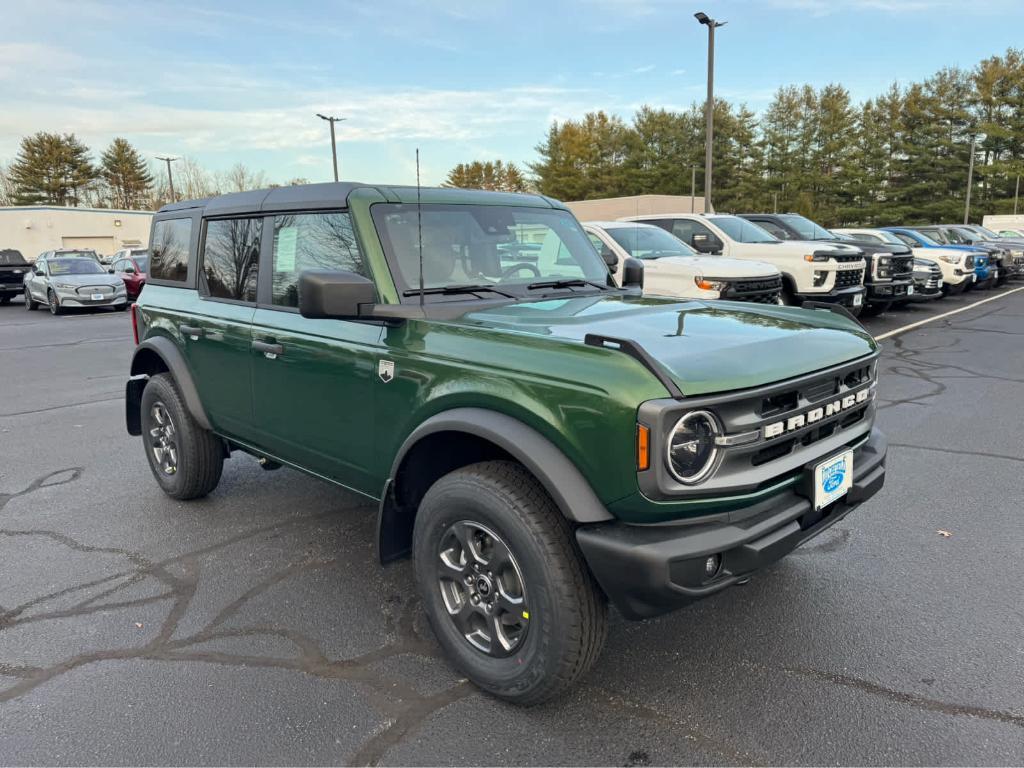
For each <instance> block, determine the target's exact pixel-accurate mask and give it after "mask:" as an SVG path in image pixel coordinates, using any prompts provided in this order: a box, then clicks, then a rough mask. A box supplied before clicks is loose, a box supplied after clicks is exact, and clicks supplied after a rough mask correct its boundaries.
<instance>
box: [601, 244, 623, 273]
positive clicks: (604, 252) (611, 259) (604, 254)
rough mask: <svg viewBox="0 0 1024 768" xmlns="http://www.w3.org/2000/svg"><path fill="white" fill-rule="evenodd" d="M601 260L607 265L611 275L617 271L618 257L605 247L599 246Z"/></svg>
mask: <svg viewBox="0 0 1024 768" xmlns="http://www.w3.org/2000/svg"><path fill="white" fill-rule="evenodd" d="M601 258H602V259H604V263H605V264H607V265H608V271H609V272H611V273H612V274H613V275H614V274H615V273H616V272H618V271H619V257H618V256H616V255H615V253H614V251H612V249H611V248H609V247H608V246H607V245H603V246H601Z"/></svg>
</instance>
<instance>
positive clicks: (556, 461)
mask: <svg viewBox="0 0 1024 768" xmlns="http://www.w3.org/2000/svg"><path fill="white" fill-rule="evenodd" d="M436 432H466V433H468V434H471V435H474V436H476V437H480V438H483V439H485V440H488V441H489V442H491V443H494V444H495V445H497V446H498V447H499V448H501V449H502V450H504V451H505V452H506V453H508V454H509V455H511V456H512V457H513V458H515V459H516V460H517V461H518V462H520V463H521V464H522V465H523V466H524V467H526V468H527V469H528V470H529V471H530V473H531V474H532V475H533V476H534V477H536V478H537V480H538V481H539V482H540V484H541V485H543V486H544V489H545V490H546V491H547V492H548V494H549V495H550V496H551V498H552V500H553V501H554V502H555V504H556V506H557V507H558V508H559V509H560V510H561V512H562V514H563V515H565V516H566V517H567V518H568V519H569V520H572V521H573V522H576V523H599V522H604V521H607V520H612V519H614V518H613V516H612V515H611V514H610V513H609V512H608V510H607V509H606V508H605V505H604V504H603V503H602V502H601V500H600V499H599V498H597V494H595V493H594V489H593V488H591V487H590V483H589V482H587V480H586V478H585V477H583V474H582V473H581V472H580V471H579V469H577V468H576V465H575V464H573V463H572V462H571V461H570V460H569V459H568V457H567V456H566V455H565V454H564V453H563V452H562V451H561V449H559V448H558V447H557V446H556V445H555V444H554V443H552V442H551V441H550V440H548V439H547V438H546V437H544V436H543V435H542V434H540V432H538V431H537V430H535V429H533V427H529V426H527V425H526V424H524V423H523V422H521V421H519V420H518V419H516V418H514V417H512V416H508V415H506V414H504V413H498V412H497V411H491V410H487V409H486V408H453V409H452V410H450V411H443V412H441V413H438V414H435V415H434V416H431V417H430V418H429V419H427V420H426V421H424V422H423V423H422V424H420V425H419V426H418V427H416V429H414V430H413V431H412V433H411V434H410V435H409V436H408V437H407V438H406V439H405V442H403V443H402V447H401V448H400V449H399V451H398V455H397V456H395V460H394V462H393V463H392V465H391V473H390V475H389V476H388V477H389V479H388V488H390V487H391V486H392V485H393V483H394V481H395V478H396V476H397V473H398V469H399V467H401V466H402V462H403V460H404V459H405V457H406V455H407V454H408V453H409V451H410V450H411V449H412V447H413V446H414V445H416V443H417V442H419V441H420V440H421V439H422V438H424V437H426V436H427V435H431V434H434V433H436Z"/></svg>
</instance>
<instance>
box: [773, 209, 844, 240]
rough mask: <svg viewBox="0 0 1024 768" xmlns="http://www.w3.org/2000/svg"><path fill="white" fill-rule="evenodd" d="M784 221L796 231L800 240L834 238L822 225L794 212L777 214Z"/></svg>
mask: <svg viewBox="0 0 1024 768" xmlns="http://www.w3.org/2000/svg"><path fill="white" fill-rule="evenodd" d="M779 218H780V219H782V220H783V221H784V222H786V223H787V224H788V225H789V226H791V227H792V228H793V229H795V230H796V231H797V233H798V234H799V235H800V238H801V239H802V240H835V239H837V238H836V236H835V235H833V234H832V233H831V232H829V231H828V230H827V229H825V228H824V227H819V226H818V225H817V224H815V223H814V222H813V221H811V220H810V219H807V218H804V217H803V216H800V215H798V214H795V213H787V214H784V215H782V216H779Z"/></svg>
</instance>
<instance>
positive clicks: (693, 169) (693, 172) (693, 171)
mask: <svg viewBox="0 0 1024 768" xmlns="http://www.w3.org/2000/svg"><path fill="white" fill-rule="evenodd" d="M696 199H697V166H696V165H691V166H690V213H693V212H694V200H696Z"/></svg>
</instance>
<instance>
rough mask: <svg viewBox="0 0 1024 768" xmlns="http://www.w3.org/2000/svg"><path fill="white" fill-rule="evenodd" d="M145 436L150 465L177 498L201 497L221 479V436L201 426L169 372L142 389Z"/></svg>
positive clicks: (167, 490) (164, 488) (156, 377)
mask: <svg viewBox="0 0 1024 768" xmlns="http://www.w3.org/2000/svg"><path fill="white" fill-rule="evenodd" d="M141 408H142V414H141V416H142V439H143V441H144V444H145V447H146V458H147V459H148V460H149V468H150V469H151V470H152V471H153V476H154V477H155V478H156V481H157V483H159V485H160V488H162V489H163V492H164V493H166V494H167V495H168V496H170V497H171V498H174V499H182V500H187V499H198V498H200V497H201V496H205V495H206V494H208V493H209V492H210V491H212V490H213V489H214V488H216V487H217V483H218V482H220V474H221V471H222V470H223V469H224V451H223V446H222V445H221V442H220V439H219V438H217V437H216V436H215V435H214V434H213V433H212V432H210V431H208V430H205V429H203V428H202V427H200V426H199V425H198V424H197V423H196V421H195V419H193V418H192V415H191V414H190V413H189V412H188V408H186V407H185V402H184V401H183V400H182V398H181V395H180V394H179V392H178V388H177V387H176V386H175V384H174V379H173V378H171V375H170V374H169V373H161V374H158V375H156V376H153V377H152V378H151V379H150V380H149V381H148V382H146V388H145V389H144V390H143V391H142V405H141Z"/></svg>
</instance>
